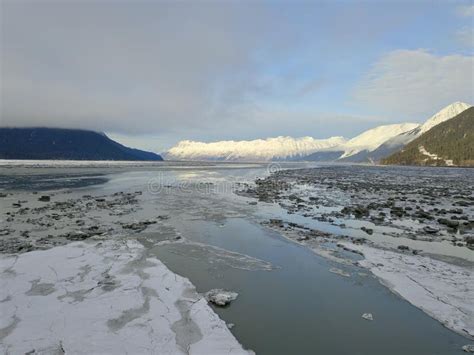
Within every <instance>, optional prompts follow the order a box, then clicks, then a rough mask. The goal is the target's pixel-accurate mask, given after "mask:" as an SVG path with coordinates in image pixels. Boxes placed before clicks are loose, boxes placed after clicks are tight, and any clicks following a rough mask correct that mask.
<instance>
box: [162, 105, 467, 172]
mask: <svg viewBox="0 0 474 355" xmlns="http://www.w3.org/2000/svg"><path fill="white" fill-rule="evenodd" d="M470 107H471V105H468V104H466V103H463V102H455V103H453V104H451V105H449V106H447V107H445V108H444V109H442V110H441V111H439V112H438V113H436V114H435V115H434V116H432V117H431V118H429V119H428V120H427V121H426V122H425V123H424V124H422V125H420V124H416V123H402V124H392V125H384V126H379V127H376V128H373V129H370V130H368V131H365V132H363V133H362V134H360V135H358V136H357V137H354V138H352V139H349V140H347V139H345V138H343V137H331V138H328V139H314V138H312V137H303V138H292V137H277V138H267V139H257V140H251V141H219V142H211V143H203V142H195V141H181V142H179V143H178V144H177V145H176V146H174V147H173V148H171V149H170V150H168V151H167V152H166V153H165V157H166V158H167V159H174V160H220V161H271V160H278V161H281V160H290V161H340V162H357V163H378V162H380V161H381V160H382V159H384V158H386V157H388V156H389V155H391V154H393V153H395V152H397V151H398V150H400V149H402V148H403V147H404V146H406V145H407V144H409V143H410V142H412V141H413V140H415V139H417V138H418V137H420V136H422V135H423V134H424V133H426V132H428V131H430V130H431V129H432V128H433V127H435V126H437V125H439V124H441V123H443V122H445V121H447V120H450V119H452V118H453V117H455V116H457V115H458V114H460V113H462V112H463V111H465V110H467V109H468V108H470Z"/></svg>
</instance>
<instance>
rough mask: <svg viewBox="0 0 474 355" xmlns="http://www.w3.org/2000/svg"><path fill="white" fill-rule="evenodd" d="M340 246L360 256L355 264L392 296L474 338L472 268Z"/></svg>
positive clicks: (360, 246) (381, 250) (368, 249)
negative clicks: (362, 256)
mask: <svg viewBox="0 0 474 355" xmlns="http://www.w3.org/2000/svg"><path fill="white" fill-rule="evenodd" d="M341 244H343V245H344V246H345V247H347V248H349V249H352V250H356V251H358V252H361V253H362V254H363V255H364V258H365V259H364V260H361V261H358V264H359V265H360V266H362V267H365V268H367V269H369V270H370V271H371V272H372V273H373V274H374V275H375V276H377V277H378V278H379V279H380V280H381V282H382V283H383V284H384V285H386V286H387V287H389V288H390V289H391V290H392V291H393V292H395V293H396V294H398V295H400V296H401V297H403V298H404V299H406V300H407V301H408V302H410V303H411V304H413V305H414V306H416V307H418V308H420V309H422V310H423V311H424V312H425V313H427V314H428V315H430V316H431V317H433V318H435V319H437V320H438V321H440V322H441V323H442V324H443V325H444V326H446V327H448V328H450V329H452V330H454V331H456V332H458V333H460V334H462V335H464V336H468V337H471V338H474V303H473V297H474V273H473V270H472V268H468V267H462V266H457V265H453V264H448V263H445V262H443V261H439V260H435V259H433V258H430V257H427V256H421V255H411V254H402V253H397V252H394V251H389V250H383V249H378V248H372V247H370V246H367V245H359V244H349V243H341Z"/></svg>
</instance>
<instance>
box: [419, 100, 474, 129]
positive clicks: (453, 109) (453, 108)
mask: <svg viewBox="0 0 474 355" xmlns="http://www.w3.org/2000/svg"><path fill="white" fill-rule="evenodd" d="M469 107H471V105H469V104H466V103H465V102H460V101H457V102H455V103H452V104H451V105H448V106H446V107H445V108H443V109H442V110H441V111H439V112H438V113H436V114H435V115H433V116H432V117H431V118H430V119H428V120H427V121H426V122H425V123H424V124H423V125H421V127H420V132H419V134H423V133H425V132H426V131H429V130H430V129H431V128H433V127H434V126H436V125H439V124H440V123H442V122H444V121H447V120H449V119H451V118H453V117H455V116H457V115H459V114H460V113H461V112H463V111H465V110H467V109H468V108H469Z"/></svg>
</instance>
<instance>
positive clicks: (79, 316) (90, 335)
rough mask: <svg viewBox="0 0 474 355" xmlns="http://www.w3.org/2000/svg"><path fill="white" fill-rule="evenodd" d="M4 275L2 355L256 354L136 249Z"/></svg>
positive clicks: (7, 266) (34, 259)
mask: <svg viewBox="0 0 474 355" xmlns="http://www.w3.org/2000/svg"><path fill="white" fill-rule="evenodd" d="M0 268H1V270H2V273H1V274H0V313H1V314H2V317H1V320H0V352H2V353H26V352H29V351H32V350H34V351H36V352H47V353H58V354H62V353H125V352H130V353H134V354H139V353H158V352H159V353H160V354H180V353H181V354H222V353H229V354H249V353H251V352H248V351H245V350H244V349H243V348H242V346H241V345H240V344H239V343H238V342H237V340H236V339H235V338H234V336H233V335H232V333H231V332H230V331H229V329H228V328H227V326H226V324H225V322H224V321H222V320H221V319H220V318H219V317H218V316H217V315H216V314H215V313H214V312H213V310H212V309H211V308H210V306H209V305H208V304H207V302H206V300H205V298H203V297H202V296H201V295H199V294H198V293H197V292H196V291H195V288H194V286H193V285H192V284H191V283H190V281H189V280H187V279H186V278H183V277H181V276H179V275H176V274H174V273H173V272H171V271H170V270H169V269H168V268H167V267H166V266H165V265H164V264H163V263H161V262H160V261H159V260H158V259H156V258H147V257H146V256H145V254H144V247H143V246H142V245H141V244H140V243H138V242H137V241H133V240H114V241H102V242H74V243H71V244H67V245H64V246H59V247H54V248H52V249H49V250H45V251H32V252H29V253H25V254H21V255H18V256H0Z"/></svg>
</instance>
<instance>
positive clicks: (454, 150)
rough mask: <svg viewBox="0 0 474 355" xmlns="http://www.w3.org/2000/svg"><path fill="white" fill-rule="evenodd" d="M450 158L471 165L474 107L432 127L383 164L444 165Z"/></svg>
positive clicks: (473, 154) (473, 153) (473, 155)
mask: <svg viewBox="0 0 474 355" xmlns="http://www.w3.org/2000/svg"><path fill="white" fill-rule="evenodd" d="M430 155H431V156H430ZM451 161H452V163H453V165H456V166H474V107H471V108H469V109H467V110H465V111H463V112H462V113H460V114H459V115H457V116H456V117H454V118H452V119H450V120H448V121H445V122H443V123H441V124H439V125H437V126H435V127H433V128H432V129H430V130H429V131H427V132H426V133H424V134H423V135H421V136H420V137H418V138H417V139H415V140H414V141H412V142H410V143H409V144H407V145H406V146H405V147H404V148H403V149H402V150H400V151H398V152H396V153H394V154H392V155H390V156H389V157H387V158H385V159H383V160H382V164H398V165H435V166H446V165H451Z"/></svg>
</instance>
